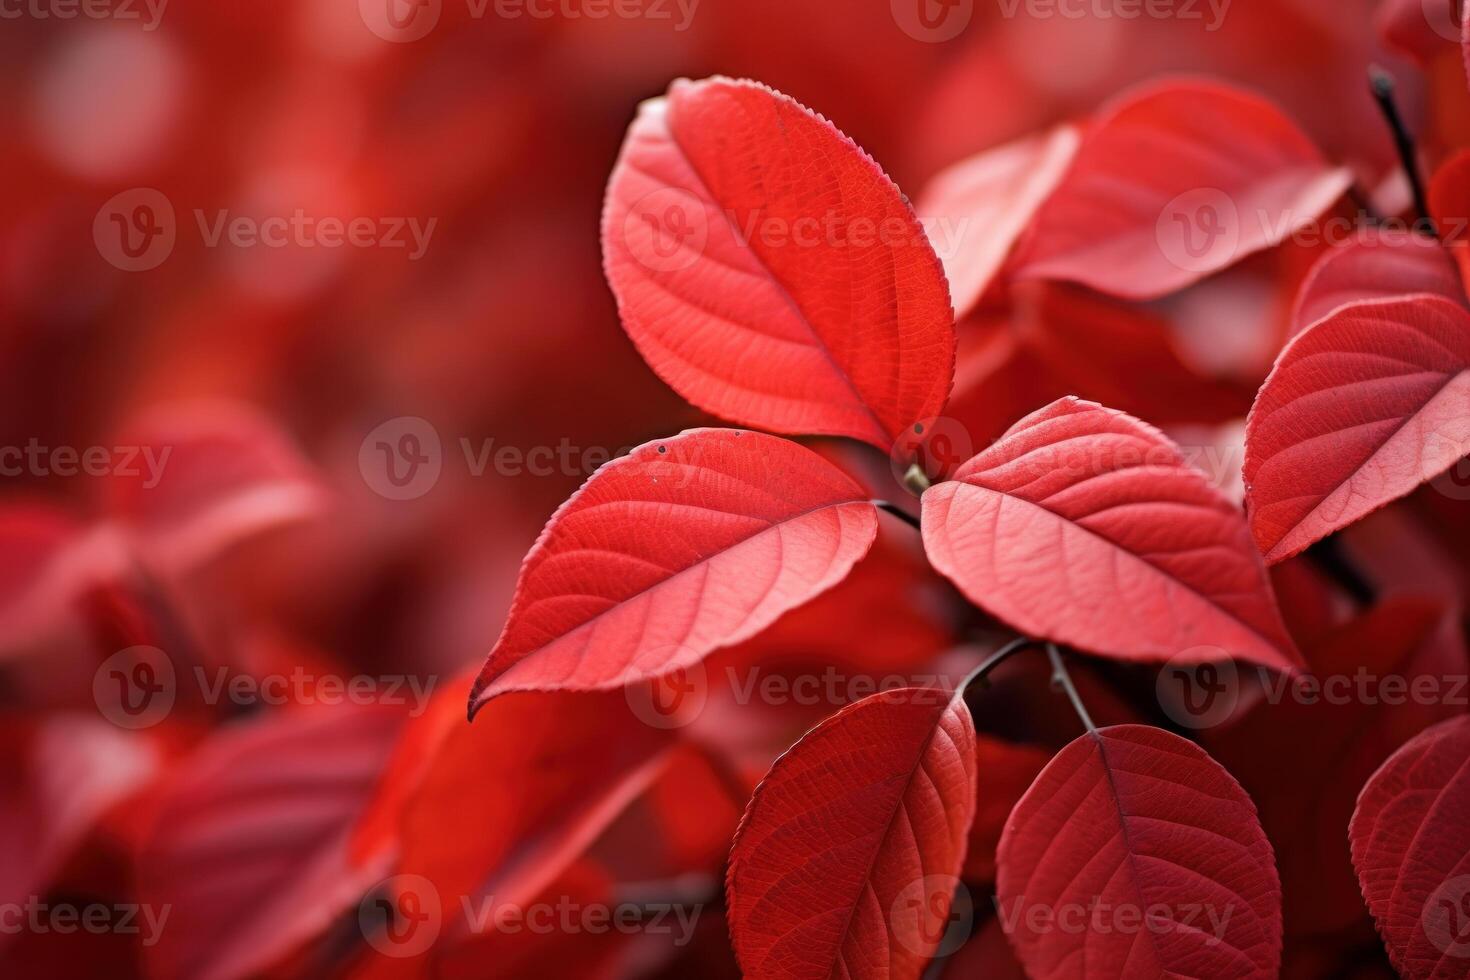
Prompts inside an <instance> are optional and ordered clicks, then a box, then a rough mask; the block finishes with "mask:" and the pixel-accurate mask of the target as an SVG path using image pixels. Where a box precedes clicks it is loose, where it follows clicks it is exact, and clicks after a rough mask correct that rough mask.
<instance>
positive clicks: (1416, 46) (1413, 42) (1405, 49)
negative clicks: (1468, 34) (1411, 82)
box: [1374, 0, 1460, 67]
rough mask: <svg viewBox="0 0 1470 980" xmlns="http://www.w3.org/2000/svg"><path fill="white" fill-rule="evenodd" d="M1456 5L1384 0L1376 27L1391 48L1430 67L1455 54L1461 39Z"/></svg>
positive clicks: (1438, 0) (1449, 0)
mask: <svg viewBox="0 0 1470 980" xmlns="http://www.w3.org/2000/svg"><path fill="white" fill-rule="evenodd" d="M1455 4H1456V0H1382V3H1381V4H1380V5H1379V7H1378V12H1377V14H1376V15H1375V16H1374V26H1375V27H1376V28H1377V31H1378V36H1379V37H1381V38H1382V39H1383V41H1384V42H1385V43H1386V44H1387V45H1388V46H1389V47H1392V48H1394V49H1396V50H1398V51H1399V52H1400V53H1401V54H1404V55H1406V56H1407V57H1409V58H1411V59H1413V60H1414V62H1416V63H1417V64H1418V65H1419V66H1420V67H1428V66H1429V65H1431V64H1433V63H1434V61H1435V60H1436V59H1438V58H1439V57H1440V56H1441V55H1443V54H1446V53H1448V52H1450V51H1452V50H1453V42H1454V41H1455V40H1456V39H1457V38H1459V36H1460V26H1459V24H1458V23H1457V22H1456V19H1455Z"/></svg>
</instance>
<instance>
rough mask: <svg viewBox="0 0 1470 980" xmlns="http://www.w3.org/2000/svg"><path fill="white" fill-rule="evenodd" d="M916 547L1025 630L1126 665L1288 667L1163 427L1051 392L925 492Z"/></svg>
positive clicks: (1264, 590)
mask: <svg viewBox="0 0 1470 980" xmlns="http://www.w3.org/2000/svg"><path fill="white" fill-rule="evenodd" d="M923 526H924V548H925V550H926V551H927V552H928V554H929V558H930V560H931V561H932V562H933V563H934V567H935V568H936V569H938V570H939V571H940V572H942V573H943V574H944V575H945V576H947V577H948V578H949V579H950V580H951V581H953V582H954V583H955V584H956V585H957V586H959V588H960V591H962V592H963V593H964V594H965V595H966V596H968V597H969V599H970V600H971V601H972V602H974V603H976V604H977V605H979V606H980V607H982V608H983V609H985V610H986V611H987V612H989V613H991V614H992V615H994V616H996V617H997V618H999V619H1001V620H1003V621H1004V622H1006V623H1007V624H1008V625H1010V626H1012V627H1014V628H1015V629H1017V630H1019V631H1021V632H1022V633H1025V634H1026V635H1028V636H1035V637H1043V638H1046V639H1050V640H1055V641H1058V642H1061V643H1068V644H1071V645H1073V646H1076V647H1079V648H1081V649H1083V650H1087V651H1089V652H1092V653H1096V654H1101V655H1104V656H1111V657H1118V658H1122V659H1128V660H1170V659H1173V658H1176V657H1177V658H1180V659H1181V662H1187V661H1191V660H1208V659H1214V658H1218V657H1219V656H1220V651H1221V650H1224V651H1226V652H1228V653H1229V654H1230V655H1232V656H1235V657H1239V658H1242V659H1245V660H1251V661H1254V662H1256V663H1259V664H1263V665H1265V666H1268V667H1275V668H1284V669H1288V670H1289V669H1291V667H1292V666H1293V665H1295V664H1297V663H1299V656H1298V654H1297V652H1296V648H1295V647H1294V646H1293V644H1292V641H1291V638H1290V636H1288V635H1287V632H1286V628H1285V627H1284V626H1283V625H1282V623H1281V616H1280V613H1279V612H1278V610H1277V608H1276V602H1275V599H1274V597H1273V596H1272V593H1271V587H1270V583H1269V581H1268V579H1267V576H1266V570H1265V568H1264V567H1263V566H1262V564H1261V559H1260V556H1259V555H1258V554H1257V553H1256V550H1255V548H1254V547H1253V545H1252V544H1251V540H1250V532H1249V530H1248V529H1247V528H1246V525H1245V520H1244V518H1243V517H1242V516H1241V514H1240V512H1239V510H1237V509H1236V508H1235V507H1234V506H1233V505H1231V504H1230V502H1229V501H1228V500H1226V499H1225V497H1224V496H1223V495H1222V494H1221V493H1220V492H1219V491H1218V490H1216V489H1215V488H1214V487H1213V486H1211V485H1210V483H1209V481H1208V480H1206V479H1205V476H1204V474H1203V473H1201V472H1199V471H1198V470H1196V469H1194V468H1192V467H1190V466H1189V465H1188V464H1187V463H1186V462H1185V461H1184V459H1183V457H1182V455H1181V454H1180V452H1179V448H1178V447H1177V446H1175V445H1174V444H1173V443H1172V442H1170V441H1169V440H1168V439H1167V438H1166V437H1165V436H1164V435H1163V434H1162V433H1160V432H1159V431H1158V430H1157V429H1154V428H1152V427H1151V426H1148V425H1145V424H1144V423H1142V422H1139V421H1138V420H1137V419H1134V418H1132V417H1130V416H1128V415H1124V414H1123V413H1122V412H1116V411H1113V410H1112V409H1108V408H1103V407H1102V406H1101V405H1097V404H1094V403H1092V402H1084V401H1081V400H1079V399H1076V398H1064V399H1061V400H1060V401H1056V402H1053V403H1052V404H1051V405H1048V406H1047V407H1046V408H1043V409H1041V410H1040V411H1038V412H1035V413H1033V414H1032V415H1029V416H1027V417H1026V418H1024V419H1022V420H1021V421H1020V422H1018V423H1016V424H1015V425H1014V426H1013V427H1012V428H1011V430H1010V431H1009V432H1007V433H1006V434H1005V435H1004V436H1003V437H1001V439H1000V440H999V441H998V442H996V443H995V445H993V446H991V447H990V448H989V449H987V450H985V451H984V452H982V453H980V454H979V455H978V456H976V457H974V458H973V459H971V460H970V461H969V462H967V463H965V464H964V465H963V466H961V467H960V468H959V470H958V471H957V472H956V473H955V477H954V480H952V481H950V482H946V483H939V484H935V485H934V486H933V487H931V488H929V490H927V491H926V492H925V493H924V499H923Z"/></svg>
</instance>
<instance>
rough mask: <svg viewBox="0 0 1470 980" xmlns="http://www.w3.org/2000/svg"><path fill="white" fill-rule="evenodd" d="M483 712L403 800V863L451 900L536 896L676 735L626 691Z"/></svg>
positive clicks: (618, 809)
mask: <svg viewBox="0 0 1470 980" xmlns="http://www.w3.org/2000/svg"><path fill="white" fill-rule="evenodd" d="M452 694H453V692H448V691H446V696H450V697H452ZM461 703H463V702H462V701H461ZM485 711H486V714H485V717H484V718H483V719H481V721H480V723H479V724H476V725H466V724H464V723H463V722H462V721H461V722H460V723H459V724H458V725H457V726H455V727H454V728H453V729H452V730H451V731H450V732H449V733H448V737H447V739H446V740H445V741H444V742H443V744H442V746H441V747H440V748H439V750H438V753H437V754H436V755H435V757H434V758H433V759H432V760H431V761H430V762H429V763H428V765H427V766H426V769H425V771H424V772H422V773H421V774H420V775H419V777H418V782H417V785H415V786H414V787H413V788H412V789H411V790H410V791H409V792H407V793H405V794H403V796H404V798H403V799H402V800H401V807H402V808H401V812H400V813H399V819H398V826H399V831H400V835H401V836H400V850H401V853H400V857H399V861H398V870H399V871H400V872H403V873H406V874H413V875H421V876H423V877H424V878H427V879H428V880H429V881H430V882H431V883H432V884H433V886H434V887H435V888H436V889H437V890H438V892H439V896H440V898H441V900H442V901H443V902H444V904H445V905H446V907H448V906H453V907H455V908H459V907H460V905H461V902H463V901H466V900H475V899H478V898H479V897H481V896H483V895H493V896H495V897H496V899H497V900H498V901H501V902H503V903H507V904H518V903H519V904H525V903H529V902H530V901H532V900H533V899H534V898H535V896H536V895H537V894H538V893H540V891H541V890H542V889H543V888H545V887H546V886H547V885H548V884H550V882H552V881H553V880H555V878H556V877H557V876H558V875H560V874H562V873H563V872H565V871H566V869H567V868H568V867H569V866H571V865H572V864H573V863H574V862H575V861H576V860H577V859H579V858H580V857H582V855H583V853H584V852H585V851H586V849H587V847H588V846H589V845H590V844H591V843H592V842H593V841H595V840H596V839H597V837H598V836H599V835H600V834H601V833H602V831H603V830H605V829H606V828H607V826H608V824H609V823H611V821H612V820H613V819H614V818H616V817H617V816H618V815H619V814H620V813H622V812H623V811H624V810H625V809H626V808H627V806H628V804H629V803H630V802H631V801H632V800H634V799H635V798H636V797H638V796H639V795H640V794H642V793H643V792H644V791H645V790H646V789H647V788H648V786H649V785H650V784H651V783H652V782H653V780H654V779H655V778H656V777H657V776H658V775H659V774H660V773H661V772H662V771H663V769H664V766H665V765H666V763H667V760H668V751H667V750H668V749H669V747H670V745H671V744H672V738H671V736H670V733H669V732H666V731H660V730H657V729H655V728H652V727H650V726H648V725H646V724H644V723H643V722H642V721H640V720H639V719H638V717H637V716H636V715H635V714H634V713H633V712H632V710H631V709H630V708H629V706H628V703H627V701H626V700H625V698H624V696H623V695H622V694H613V693H605V694H594V695H588V694H543V695H536V696H527V695H520V696H516V697H512V698H506V699H504V700H501V701H497V702H496V703H495V704H494V705H492V706H490V707H488V708H486V709H485ZM462 924H463V923H457V925H462Z"/></svg>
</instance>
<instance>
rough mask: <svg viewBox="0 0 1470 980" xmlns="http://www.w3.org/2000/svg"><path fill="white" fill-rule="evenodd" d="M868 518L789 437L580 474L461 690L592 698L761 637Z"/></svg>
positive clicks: (677, 441) (839, 564)
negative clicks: (578, 693)
mask: <svg viewBox="0 0 1470 980" xmlns="http://www.w3.org/2000/svg"><path fill="white" fill-rule="evenodd" d="M877 527H878V518H877V511H876V509H875V508H874V507H873V505H872V504H871V503H869V502H868V500H867V495H866V494H865V493H864V492H863V489H862V488H861V487H859V486H858V485H857V484H856V483H854V482H853V481H852V479H851V478H850V477H848V476H847V475H846V474H845V473H843V472H842V471H841V470H839V469H837V468H836V467H835V466H833V465H832V464H830V463H828V462H827V461H826V460H824V459H822V458H821V457H820V456H818V455H817V454H816V453H813V452H811V451H810V450H808V449H804V448H802V447H801V446H798V445H797V444H796V443H794V442H789V441H787V440H785V439H780V438H777V437H775V436H768V435H762V434H760V433H756V432H741V431H737V430H733V429H694V430H691V431H689V432H685V433H683V434H682V435H679V436H676V437H675V438H673V439H667V440H664V441H661V442H656V443H648V444H647V445H644V446H640V447H639V448H637V449H635V450H633V452H632V453H631V454H629V455H628V456H625V457H623V458H622V459H618V460H615V461H613V462H612V463H609V464H608V465H607V466H604V467H603V468H602V469H600V470H598V471H597V472H596V473H595V474H593V476H592V478H591V479H589V480H588V481H587V483H586V484H585V485H583V487H582V488H581V489H580V490H578V491H577V492H576V493H575V494H573V495H572V497H571V498H570V499H569V500H567V502H566V503H565V504H563V505H562V506H561V508H560V509H559V510H558V511H557V512H556V513H555V514H554V515H553V516H552V518H551V521H550V522H549V523H548V524H547V525H546V529H545V530H544V531H542V533H541V538H540V540H539V541H537V542H536V546H535V547H534V548H532V549H531V553H530V554H529V555H527V556H526V561H525V563H524V564H523V565H522V566H521V575H520V579H519V581H518V582H517V584H516V594H515V599H514V601H513V602H512V603H511V609H510V615H509V617H508V618H507V620H506V624H505V629H504V631H503V632H502V633H501V635H500V640H499V641H498V642H497V643H496V644H495V649H494V650H492V651H491V652H490V657H489V659H488V660H487V661H486V663H485V667H484V669H483V670H482V671H481V673H480V677H479V679H478V680H477V681H476V684H475V687H474V689H473V690H472V691H471V693H470V711H471V715H473V714H474V712H475V711H477V710H479V708H480V707H481V706H482V705H483V704H484V703H485V702H486V701H488V700H490V699H491V698H493V697H497V696H498V695H501V694H504V693H506V692H507V691H535V690H540V691H549V690H606V689H611V688H616V687H622V686H624V685H626V684H628V683H631V682H633V681H637V680H642V679H646V678H650V677H656V676H659V675H662V674H667V673H669V672H671V671H673V670H675V669H677V668H680V667H687V666H689V665H691V664H694V663H696V662H698V661H699V660H700V659H701V658H703V657H704V656H705V655H706V654H708V653H709V652H710V651H712V650H715V649H718V648H719V647H723V646H728V645H730V644H732V643H738V642H740V641H741V640H744V639H747V638H749V637H751V636H753V635H755V634H756V633H758V632H760V631H761V630H762V629H764V628H765V627H766V626H768V625H770V623H771V622H772V621H773V620H775V619H776V618H777V617H778V616H780V615H781V614H782V613H784V612H786V611H787V610H789V609H792V608H794V607H796V606H799V605H801V604H802V603H804V602H806V601H807V600H809V599H811V598H813V597H814V596H816V595H819V594H820V593H822V592H824V591H826V590H827V589H829V588H831V587H832V586H833V585H836V584H837V583H838V582H840V581H841V580H842V578H843V577H844V576H845V575H846V574H847V572H848V570H849V569H850V568H851V567H852V566H853V564H854V563H855V562H857V560H858V559H860V558H862V557H863V555H865V554H866V553H867V551H868V548H869V547H870V546H871V545H872V543H873V537H874V535H875V534H876V533H877Z"/></svg>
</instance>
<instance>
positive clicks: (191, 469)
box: [106, 404, 326, 570]
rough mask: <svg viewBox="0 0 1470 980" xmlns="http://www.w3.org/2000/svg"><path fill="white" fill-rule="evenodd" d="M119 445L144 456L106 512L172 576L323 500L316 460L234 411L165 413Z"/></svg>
mask: <svg viewBox="0 0 1470 980" xmlns="http://www.w3.org/2000/svg"><path fill="white" fill-rule="evenodd" d="M120 445H126V446H137V447H139V452H138V455H137V458H136V459H134V460H133V461H132V465H131V466H129V467H128V468H127V471H126V472H123V471H118V472H115V473H113V474H112V476H111V479H110V480H109V481H108V483H107V484H106V488H107V501H106V503H107V509H108V511H109V513H110V516H112V517H114V518H116V519H118V520H120V521H122V522H124V523H126V524H127V525H129V526H130V528H131V529H132V530H133V531H135V532H136V533H137V535H138V537H139V540H140V543H141V545H142V546H143V548H144V549H145V550H146V551H147V553H148V554H149V555H151V556H152V557H153V558H154V559H155V560H157V561H159V562H160V563H162V564H164V565H165V566H167V567H170V568H172V569H175V570H177V569H184V568H189V567H191V566H194V565H198V564H200V563H202V562H205V561H207V560H208V559H210V558H212V557H214V556H215V555H217V554H218V553H219V552H221V551H223V550H224V549H226V548H228V547H229V546H231V545H233V544H236V543H238V542H239V541H241V540H244V539H245V538H248V537H250V536H251V535H254V534H258V533H260V532H262V531H265V530H269V529H271V528H274V527H278V526H280V525H282V524H286V523H290V522H293V521H297V520H300V519H302V518H304V517H308V516H311V515H313V514H315V513H317V512H318V511H319V510H320V508H321V507H322V506H323V504H324V502H325V499H326V497H325V491H324V489H323V487H322V485H321V483H320V482H319V481H318V479H317V478H316V475H315V473H314V472H313V471H312V469H311V466H310V464H309V463H308V462H307V461H306V460H305V459H304V458H303V457H302V456H301V455H300V453H299V452H298V451H297V449H296V448H295V447H294V446H292V445H291V444H290V442H288V441H287V439H286V437H285V435H284V434H283V433H281V432H280V431H279V430H278V429H277V428H276V427H275V426H274V425H273V424H272V423H271V422H270V421H269V420H268V419H265V418H264V417H262V416H259V415H257V414H255V413H254V412H253V411H250V410H247V409H243V408H240V407H239V406H236V405H229V404H206V405H191V406H187V407H173V408H170V409H168V410H166V411H165V410H159V411H157V412H154V413H152V414H151V415H150V416H148V417H147V418H145V419H143V420H141V421H140V422H139V423H138V425H137V426H136V427H135V429H134V430H133V431H132V432H131V433H129V434H127V435H126V436H124V437H122V441H121V442H120Z"/></svg>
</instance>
